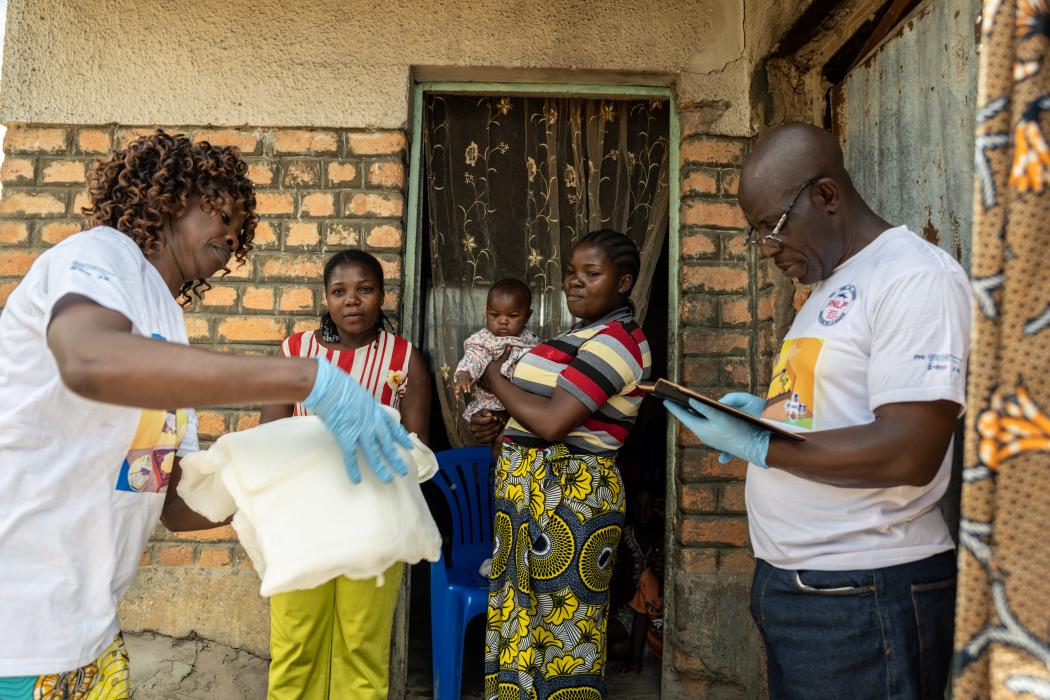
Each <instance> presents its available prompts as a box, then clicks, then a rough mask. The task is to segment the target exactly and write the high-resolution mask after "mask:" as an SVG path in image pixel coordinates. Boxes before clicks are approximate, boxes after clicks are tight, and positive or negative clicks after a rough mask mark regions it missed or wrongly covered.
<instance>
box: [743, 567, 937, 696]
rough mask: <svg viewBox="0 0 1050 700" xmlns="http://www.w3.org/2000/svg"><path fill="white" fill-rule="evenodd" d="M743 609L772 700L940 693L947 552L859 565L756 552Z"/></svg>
mask: <svg viewBox="0 0 1050 700" xmlns="http://www.w3.org/2000/svg"><path fill="white" fill-rule="evenodd" d="M751 616H752V617H753V618H754V619H755V622H756V623H757V624H758V629H759V632H761V634H762V640H763V641H764V642H765V645H766V657H767V668H768V671H769V697H770V698H771V700H780V699H782V698H783V699H786V698H791V699H793V700H795V699H803V698H804V699H805V700H819V699H823V698H828V700H842V698H850V699H851V700H863V699H865V698H872V699H874V698H879V699H880V700H891V699H892V700H898V699H899V700H904V699H905V698H907V699H908V700H911V699H912V698H922V699H923V700H926V699H927V698H931V699H932V698H936V699H937V700H942V699H943V698H944V688H945V685H946V683H947V681H948V672H949V667H950V664H951V656H952V634H953V631H954V627H955V617H954V616H955V552H953V551H951V552H943V553H941V554H937V555H935V556H932V557H929V558H927V559H921V560H919V561H915V562H911V563H908V564H900V565H898V566H889V567H886V568H882V569H870V570H866V571H864V570H862V571H808V570H802V571H795V570H788V569H778V568H776V567H774V566H772V565H770V564H768V563H766V562H764V561H762V560H761V559H759V560H758V561H757V562H756V566H755V577H754V580H753V581H752V584H751Z"/></svg>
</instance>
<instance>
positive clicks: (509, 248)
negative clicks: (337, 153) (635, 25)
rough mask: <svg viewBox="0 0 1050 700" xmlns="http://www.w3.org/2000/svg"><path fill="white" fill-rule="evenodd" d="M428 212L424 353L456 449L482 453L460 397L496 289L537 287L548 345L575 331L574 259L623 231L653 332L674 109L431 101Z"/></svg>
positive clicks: (536, 326) (639, 302)
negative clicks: (569, 292) (506, 284)
mask: <svg viewBox="0 0 1050 700" xmlns="http://www.w3.org/2000/svg"><path fill="white" fill-rule="evenodd" d="M425 100H426V101H425V103H424V114H425V120H424V130H423V139H424V159H425V166H424V167H425V177H426V183H427V186H426V192H425V195H424V196H425V200H424V204H425V212H426V214H425V215H426V223H427V230H428V233H429V242H430V265H431V280H430V285H429V288H428V289H427V290H426V298H427V302H426V305H427V306H426V314H427V324H426V325H427V331H426V332H427V337H426V339H425V347H426V349H427V350H428V351H429V354H430V355H431V357H432V358H433V361H434V365H435V369H436V375H437V376H436V377H435V379H436V381H437V393H438V399H439V402H440V405H441V413H442V417H443V418H444V422H445V429H446V430H447V431H448V436H449V439H450V440H451V441H452V444H453V446H455V447H460V446H462V445H464V444H472V443H473V442H474V440H473V438H472V437H471V436H470V432H469V430H468V429H467V424H466V422H465V421H463V420H462V419H461V418H460V416H461V414H462V413H463V408H464V404H462V403H461V402H458V401H457V399H456V398H455V396H454V394H453V388H452V370H453V368H455V366H456V364H457V363H458V362H459V359H460V358H461V357H462V356H463V341H464V340H466V338H467V337H468V336H470V335H471V334H472V333H474V332H475V331H477V330H479V329H480V328H481V326H482V322H483V320H484V311H485V299H486V293H487V292H488V288H489V287H490V286H491V285H492V284H493V283H494V282H496V281H498V280H500V279H502V278H505V277H512V278H515V279H520V280H522V281H523V282H525V283H526V284H528V285H529V288H530V289H531V290H532V297H533V298H532V308H533V315H532V319H531V321H530V324H529V327H530V329H531V330H533V331H535V332H536V333H537V335H539V336H540V338H541V339H544V340H546V339H548V338H553V337H554V336H556V335H558V334H559V333H561V332H563V331H565V330H567V329H568V327H569V326H570V325H571V324H572V318H571V317H570V315H569V310H568V307H567V306H565V298H564V294H563V293H562V291H561V277H562V272H563V267H564V264H565V260H564V256H565V253H566V252H568V251H569V250H570V249H571V248H572V245H573V243H575V242H576V241H577V240H578V239H579V237H580V236H582V235H584V234H585V233H587V232H588V231H596V230H598V229H603V228H611V229H614V230H616V231H619V232H621V233H624V234H626V235H627V236H628V237H629V238H630V239H631V240H633V241H634V242H635V243H636V244H637V245H638V248H639V249H640V251H641V257H642V266H641V271H640V272H639V275H638V280H637V283H636V284H635V288H634V293H633V295H632V298H633V301H634V304H635V308H636V313H635V318H636V319H637V320H638V321H639V323H641V322H642V321H643V320H644V318H645V313H646V309H647V307H648V302H649V290H650V283H651V282H652V280H653V276H654V274H655V272H656V266H657V261H658V259H659V257H660V251H661V249H662V247H663V244H664V240H665V237H666V235H667V217H668V198H669V192H670V190H669V187H668V167H669V166H668V148H669V133H670V132H669V129H670V121H669V114H668V112H669V105H668V103H667V102H666V101H661V100H651V99H623V100H613V99H604V100H591V99H584V98H575V97H573V98H569V97H519V96H485V95H428V96H427V97H426V98H425Z"/></svg>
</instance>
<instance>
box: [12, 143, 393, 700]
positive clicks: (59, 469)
mask: <svg viewBox="0 0 1050 700" xmlns="http://www.w3.org/2000/svg"><path fill="white" fill-rule="evenodd" d="M89 192H90V196H91V206H90V207H87V208H86V209H85V210H84V213H85V215H86V217H87V223H88V226H89V228H88V230H85V231H83V232H81V233H78V234H76V235H74V236H71V237H70V238H68V239H67V240H65V241H63V242H62V243H59V244H58V245H56V246H55V247H53V248H51V249H50V250H48V251H47V252H45V253H44V254H43V255H41V256H40V257H39V258H38V259H37V261H36V262H35V263H34V265H33V266H32V268H31V269H30V270H29V273H28V274H27V275H26V276H25V278H24V279H23V280H22V282H21V283H20V284H19V286H18V287H17V288H16V289H15V290H14V291H13V292H12V294H11V296H10V298H9V299H8V303H7V307H6V308H5V309H4V313H3V315H2V316H0V357H3V358H4V359H3V362H2V363H0V591H3V595H2V596H0V629H2V630H3V634H2V635H0V696H2V697H3V698H4V700H23V699H24V698H34V699H41V698H67V697H68V698H74V697H75V698H81V697H100V698H103V697H104V698H107V699H109V698H126V697H128V672H127V652H126V651H125V649H124V644H123V640H122V638H121V635H120V629H119V625H118V622H117V603H118V602H119V600H120V598H121V597H122V596H123V595H124V593H125V592H126V590H127V588H128V586H129V585H130V583H131V580H132V578H133V577H134V574H135V570H136V568H137V566H138V561H139V557H140V554H141V553H142V550H143V548H144V547H145V545H146V542H147V540H148V538H149V534H150V532H151V531H152V529H153V528H154V526H155V525H156V523H157V520H158V518H159V519H160V520H161V522H163V523H164V525H165V526H166V527H167V528H168V529H170V530H195V529H203V528H209V527H215V526H216V525H217V524H218V523H212V522H209V521H207V520H206V519H204V518H202V517H201V516H199V515H197V514H196V513H194V512H192V511H191V510H189V508H187V507H186V505H185V504H184V503H183V502H182V499H181V498H180V497H179V496H178V493H177V485H178V482H179V478H180V474H181V472H180V468H179V458H180V457H181V456H183V455H185V454H186V453H187V452H191V451H193V450H196V449H197V447H198V445H197V433H196V417H195V415H194V413H193V411H192V410H191V409H190V408H188V407H190V406H222V405H231V404H243V403H259V404H271V403H278V404H288V403H294V402H299V403H301V404H302V405H303V406H304V407H306V408H308V409H309V410H311V411H312V412H313V413H315V414H317V415H318V416H320V418H321V419H322V420H323V421H324V422H325V424H326V425H327V426H328V428H329V429H330V430H331V431H332V433H333V435H334V436H335V438H336V439H337V440H338V441H339V442H340V444H341V446H342V448H343V452H344V456H345V458H346V461H347V463H348V465H350V464H352V465H353V468H354V469H356V462H357V451H358V450H361V451H362V452H363V453H364V456H365V458H366V460H367V462H368V463H370V464H371V465H372V468H373V469H374V470H375V471H376V472H377V473H378V474H379V476H380V478H383V479H384V480H389V479H391V478H392V475H391V473H390V472H391V471H395V472H397V473H399V474H404V473H406V469H405V465H404V464H403V462H402V461H401V459H400V457H399V456H398V454H397V451H396V449H395V447H396V445H398V444H402V445H405V446H407V445H408V444H409V443H408V440H407V434H406V433H405V431H404V429H403V428H402V427H401V426H400V425H399V424H397V422H396V421H394V420H392V419H390V418H389V417H388V416H387V415H386V414H385V413H383V410H382V408H381V406H380V405H379V403H377V402H376V401H375V400H374V399H373V398H372V396H371V394H370V393H369V392H367V391H365V390H364V389H362V388H361V386H360V385H359V384H357V383H356V382H354V381H353V380H351V379H350V378H349V376H348V375H347V374H345V373H344V372H341V371H340V370H338V369H336V368H335V367H333V366H332V365H331V364H329V363H328V362H326V361H324V358H316V359H310V358H278V357H242V356H236V355H232V354H229V353H218V352H209V351H206V350H202V349H197V348H190V347H188V346H187V343H188V341H187V337H186V329H185V321H184V319H183V308H182V306H183V305H185V304H187V303H189V301H190V300H191V299H192V298H193V297H194V296H196V295H199V294H201V293H202V292H203V291H205V290H206V289H207V286H208V285H207V282H206V280H207V278H208V277H211V276H212V275H214V274H216V273H217V272H219V271H220V270H225V271H228V267H227V264H228V263H229V262H230V259H231V258H235V259H236V260H237V261H238V262H241V263H243V261H244V259H245V255H246V254H247V253H248V251H249V250H251V247H252V237H253V235H254V233H255V226H256V222H257V220H258V217H257V216H256V214H255V194H254V190H253V186H252V183H251V181H250V180H249V179H248V177H247V165H246V164H245V163H244V161H243V160H242V159H241V158H240V156H239V154H238V152H237V151H236V150H235V149H232V148H217V147H214V146H211V145H209V144H208V143H206V142H203V143H198V144H193V143H191V142H190V141H189V139H187V138H185V137H183V136H172V135H168V134H166V133H164V132H162V131H158V132H157V133H155V134H153V135H152V136H146V137H142V138H140V139H138V140H136V141H134V142H132V143H130V144H129V145H128V146H127V148H126V149H124V150H120V151H117V152H116V153H114V154H113V156H112V157H111V158H110V159H109V160H106V161H100V162H99V164H98V166H97V167H96V169H95V170H94V172H93V174H92V178H91V182H90V187H89ZM176 299H179V300H181V302H182V304H181V305H180V303H179V301H176ZM388 468H389V469H388ZM351 475H353V472H351ZM351 478H352V477H351Z"/></svg>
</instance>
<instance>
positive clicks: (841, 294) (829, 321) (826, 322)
mask: <svg viewBox="0 0 1050 700" xmlns="http://www.w3.org/2000/svg"><path fill="white" fill-rule="evenodd" d="M856 300H857V288H856V287H854V286H853V285H852V284H844V285H842V286H841V287H839V288H838V289H836V290H835V291H834V292H832V293H831V296H829V297H828V300H827V301H826V302H824V308H823V309H821V310H820V315H819V316H817V320H818V321H820V325H822V326H834V325H835V324H836V323H838V322H839V321H841V320H842V319H843V318H845V317H846V313H847V312H848V311H849V308H850V306H852V305H853V302H855V301H856Z"/></svg>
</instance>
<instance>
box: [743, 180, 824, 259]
mask: <svg viewBox="0 0 1050 700" xmlns="http://www.w3.org/2000/svg"><path fill="white" fill-rule="evenodd" d="M820 180H821V178H820V177H815V178H813V179H812V180H807V181H806V182H805V183H804V184H803V185H802V187H799V188H798V192H796V193H795V196H794V197H792V198H791V204H789V205H787V209H785V210H784V213H783V214H781V215H780V220H778V221H777V225H776V226H774V227H773V230H772V231H770V232H769V233H768V234H766V235H765V236H762V237H761V238H759V237H758V229H756V228H755V227H754V226H748V227H747V242H748V243H750V244H751V245H775V246H782V245H784V240H783V239H782V238H781V237H780V235H779V234H780V231H781V230H782V229H783V228H784V224H786V223H787V219H788V214H790V213H791V210H792V209H793V208H794V207H795V204H796V202H798V198H799V197H801V196H802V193H803V192H804V191H805V190H806V188H807V187H812V186H813V185H815V184H817V183H818V182H820Z"/></svg>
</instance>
